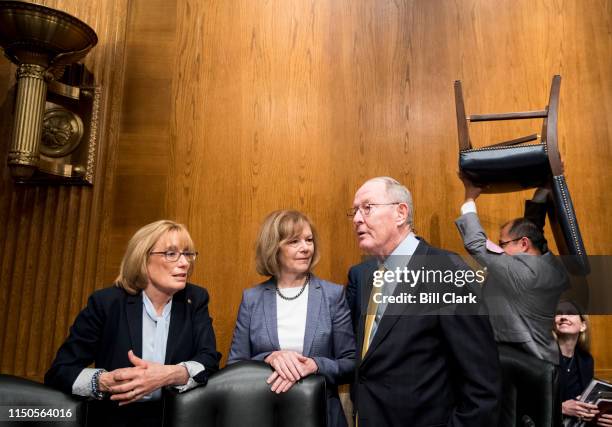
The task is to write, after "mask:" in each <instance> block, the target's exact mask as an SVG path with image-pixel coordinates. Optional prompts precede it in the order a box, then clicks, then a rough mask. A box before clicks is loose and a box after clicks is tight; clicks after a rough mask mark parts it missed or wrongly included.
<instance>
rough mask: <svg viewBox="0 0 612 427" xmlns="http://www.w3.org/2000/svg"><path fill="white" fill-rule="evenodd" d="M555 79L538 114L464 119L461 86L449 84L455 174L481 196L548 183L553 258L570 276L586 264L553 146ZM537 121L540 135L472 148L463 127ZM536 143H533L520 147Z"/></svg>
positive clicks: (557, 80) (580, 272) (558, 85)
mask: <svg viewBox="0 0 612 427" xmlns="http://www.w3.org/2000/svg"><path fill="white" fill-rule="evenodd" d="M560 89H561V76H558V75H557V76H554V77H553V79H552V84H551V87H550V96H549V99H548V105H546V106H545V107H544V109H542V110H536V111H521V112H512V113H495V114H472V115H466V113H465V105H464V102H463V90H462V87H461V81H459V80H457V81H455V107H456V113H457V133H458V137H459V170H460V171H461V172H462V173H464V174H465V175H466V176H468V177H469V178H470V179H471V180H472V181H473V182H474V183H475V184H477V185H479V186H482V187H483V192H484V193H503V192H508V191H517V190H524V189H528V188H536V187H540V186H542V185H544V184H546V183H550V187H551V188H552V194H553V202H554V206H555V209H554V210H553V211H551V212H549V218H550V224H551V227H552V230H553V234H554V236H555V241H556V243H557V247H558V248H559V254H561V255H565V257H564V258H563V260H564V263H565V265H566V267H567V268H568V270H569V271H570V272H572V273H574V274H576V275H583V276H585V275H587V274H589V272H590V265H589V260H588V258H587V254H586V250H585V248H584V244H583V241H582V235H581V234H580V227H579V226H578V220H577V219H576V213H575V211H574V205H573V203H572V198H571V196H570V193H569V189H568V186H567V182H566V180H565V175H564V174H563V163H562V162H561V156H560V154H559V147H558V144H557V118H558V114H559V92H560ZM523 119H542V127H541V129H540V134H538V133H534V134H531V135H527V136H521V137H519V138H515V139H512V140H509V141H502V142H499V143H496V144H493V145H489V146H484V147H478V148H474V147H473V146H472V141H471V139H470V132H469V125H470V124H472V123H478V122H488V121H499V120H523ZM536 140H539V142H537V143H530V144H525V143H527V142H532V141H536Z"/></svg>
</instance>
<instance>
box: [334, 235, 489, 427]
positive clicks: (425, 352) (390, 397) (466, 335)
mask: <svg viewBox="0 0 612 427" xmlns="http://www.w3.org/2000/svg"><path fill="white" fill-rule="evenodd" d="M376 268H377V266H376V263H375V262H372V261H371V260H370V261H366V262H363V263H361V264H359V265H356V266H353V267H352V268H351V269H350V271H349V283H348V287H347V292H346V294H347V298H348V302H349V305H350V307H351V310H352V311H353V318H354V321H355V330H356V331H357V348H359V349H361V348H362V345H363V340H364V325H365V314H366V313H365V312H366V307H367V305H368V300H369V298H370V293H371V290H372V274H373V272H374V270H376ZM408 268H410V269H413V270H419V269H420V268H427V269H430V270H431V269H434V270H438V269H440V270H442V271H446V270H449V271H458V270H467V269H468V268H469V267H468V266H467V265H466V264H465V263H464V262H463V261H462V260H461V259H460V258H459V256H457V255H456V254H453V253H450V252H447V251H444V250H441V249H438V248H435V247H432V246H430V245H428V244H427V243H426V242H425V241H423V240H421V241H420V242H419V245H418V246H417V248H416V251H415V253H414V255H413V256H412V257H411V259H410V261H409V263H408ZM438 287H439V291H438V292H440V290H442V289H445V288H444V287H443V286H442V285H438V284H435V283H434V284H432V285H431V287H430V289H433V290H436V288H438ZM415 289H418V288H415ZM405 290H406V289H405V287H403V286H397V287H396V288H395V292H394V294H395V295H398V294H399V292H403V291H405ZM468 291H470V292H475V290H474V289H472V288H470V287H468V286H465V287H463V288H462V289H459V290H458V292H468ZM432 308H433V307H428V308H427V309H428V310H430V311H428V314H424V313H423V311H422V309H423V307H422V305H419V304H416V305H414V304H405V305H403V304H392V305H391V304H390V305H389V306H388V307H387V311H389V312H390V313H389V314H388V313H387V311H386V312H385V313H384V314H383V316H382V318H381V320H380V323H379V325H378V329H377V331H376V334H375V335H374V337H373V339H372V342H371V344H370V346H369V348H368V351H367V353H366V354H365V355H364V357H363V358H362V357H361V354H360V352H359V353H358V362H357V369H356V375H355V384H354V387H353V390H352V391H353V396H354V403H355V408H356V411H357V416H358V418H359V427H369V426H376V427H377V426H388V427H393V426H398V427H399V426H412V427H424V426H427V427H433V426H446V427H451V426H452V427H459V426H461V427H490V426H493V425H496V408H497V402H498V398H499V396H500V394H501V379H500V368H499V358H498V354H497V347H496V345H495V342H494V340H493V331H492V329H491V326H490V325H489V321H488V318H487V316H486V315H484V314H481V315H478V314H475V313H479V312H480V311H479V309H478V307H472V308H470V309H469V310H466V309H465V307H463V306H462V305H459V306H456V307H454V306H442V307H440V308H439V309H436V310H431V309H432ZM464 311H465V312H464Z"/></svg>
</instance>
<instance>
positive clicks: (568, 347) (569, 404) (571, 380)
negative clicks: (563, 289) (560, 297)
mask: <svg viewBox="0 0 612 427" xmlns="http://www.w3.org/2000/svg"><path fill="white" fill-rule="evenodd" d="M554 335H555V337H556V338H557V342H558V343H559V349H560V350H561V361H560V373H559V389H560V392H561V402H562V408H561V409H562V412H563V416H564V419H567V418H580V419H582V420H584V421H587V422H591V424H592V425H598V426H612V415H610V414H602V415H600V416H599V417H597V415H598V413H599V411H598V410H597V405H594V404H591V403H586V402H580V401H579V399H580V394H581V393H582V392H583V391H584V389H585V388H586V387H587V386H588V385H589V383H590V382H591V380H592V379H593V373H594V367H593V365H594V364H593V357H592V356H591V354H590V352H589V344H590V332H589V318H588V316H587V315H585V314H583V313H582V310H580V309H579V307H578V305H577V304H575V303H574V302H572V301H561V302H560V303H559V305H558V306H557V314H556V316H555V327H554Z"/></svg>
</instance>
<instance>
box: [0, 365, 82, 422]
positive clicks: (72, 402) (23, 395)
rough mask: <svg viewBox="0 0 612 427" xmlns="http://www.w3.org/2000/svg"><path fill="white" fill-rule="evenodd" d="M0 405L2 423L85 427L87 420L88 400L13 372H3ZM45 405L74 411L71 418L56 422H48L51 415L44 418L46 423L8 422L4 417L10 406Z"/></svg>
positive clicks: (45, 406)
mask: <svg viewBox="0 0 612 427" xmlns="http://www.w3.org/2000/svg"><path fill="white" fill-rule="evenodd" d="M0 407H1V408H2V411H3V413H4V414H3V418H2V420H0V424H1V425H3V426H4V425H9V426H24V425H35V424H36V425H44V426H46V427H47V426H48V427H51V426H63V427H71V426H85V425H86V420H87V403H86V402H85V401H84V400H78V399H76V398H74V397H72V396H70V395H67V394H64V393H62V392H61V391H57V390H54V389H52V388H49V387H47V386H45V385H43V384H40V383H37V382H34V381H30V380H26V379H24V378H18V377H14V376H12V375H4V374H0ZM28 407H30V408H36V407H38V408H42V407H44V408H46V409H58V410H62V409H63V410H64V413H66V411H68V410H70V411H71V413H72V418H71V420H72V421H63V420H62V419H61V418H53V419H54V420H56V421H47V420H50V418H45V421H44V422H42V421H41V422H40V423H35V424H34V423H30V424H28V423H24V422H23V421H15V422H13V421H8V420H6V419H4V415H6V413H7V411H8V409H9V408H28Z"/></svg>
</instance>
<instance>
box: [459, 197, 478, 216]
mask: <svg viewBox="0 0 612 427" xmlns="http://www.w3.org/2000/svg"><path fill="white" fill-rule="evenodd" d="M470 212H471V213H477V212H476V203H475V202H474V201H473V200H468V201H467V202H465V203H464V204H462V205H461V215H465V214H466V213H470Z"/></svg>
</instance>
